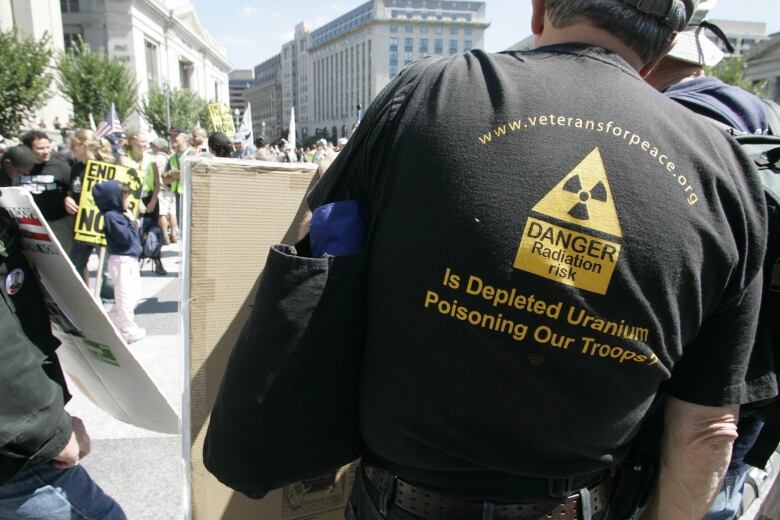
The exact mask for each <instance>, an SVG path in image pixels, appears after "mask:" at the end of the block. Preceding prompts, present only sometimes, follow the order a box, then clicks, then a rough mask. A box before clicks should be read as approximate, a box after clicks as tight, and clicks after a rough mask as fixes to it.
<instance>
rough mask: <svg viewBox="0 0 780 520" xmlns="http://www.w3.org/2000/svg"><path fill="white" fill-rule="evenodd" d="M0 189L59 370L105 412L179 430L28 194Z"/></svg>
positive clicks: (155, 427) (140, 424) (151, 426)
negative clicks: (44, 311)
mask: <svg viewBox="0 0 780 520" xmlns="http://www.w3.org/2000/svg"><path fill="white" fill-rule="evenodd" d="M0 193H1V194H2V196H0V208H2V210H4V211H5V212H6V213H7V214H8V215H9V216H10V217H12V218H14V219H15V220H16V221H17V222H18V223H19V228H20V230H21V233H22V251H23V254H24V257H25V258H26V259H27V262H28V263H29V264H30V265H31V266H32V268H33V270H34V271H35V273H36V275H37V276H38V281H39V282H40V285H41V289H42V290H43V295H44V298H45V300H46V306H47V308H48V310H49V316H50V318H51V325H52V331H53V332H54V335H55V336H56V337H57V339H59V340H60V341H61V342H62V345H61V346H60V347H59V348H58V349H57V357H58V358H59V359H60V363H61V364H62V368H63V369H64V370H65V371H66V372H67V373H68V374H69V375H70V376H71V378H72V379H73V381H75V382H76V384H77V385H78V386H79V387H80V389H81V390H82V391H83V392H84V393H85V394H86V395H87V397H89V398H90V399H91V400H92V401H93V402H94V403H95V404H96V405H97V406H99V407H100V408H101V409H102V410H103V411H104V412H106V413H107V414H109V415H111V416H113V417H115V418H117V419H119V420H120V421H123V422H126V423H128V424H132V425H134V426H138V427H139V428H145V429H147V430H153V431H156V432H161V433H171V434H175V433H178V432H179V418H178V416H177V415H176V412H174V410H173V408H172V407H171V405H170V404H169V403H168V401H166V400H165V397H163V395H162V394H161V393H160V391H159V389H158V388H157V386H156V385H155V384H154V382H153V381H152V380H151V378H150V377H149V375H148V374H147V373H146V371H145V370H144V369H143V367H142V366H141V365H140V364H139V363H138V361H137V360H136V359H135V357H134V356H133V354H132V353H131V352H130V350H129V349H128V348H127V345H126V344H125V342H124V340H123V339H122V336H121V335H120V333H119V331H117V330H116V328H114V325H113V324H112V322H111V320H110V319H109V317H108V315H107V314H106V312H105V310H103V306H102V305H100V304H98V303H97V302H96V301H95V300H94V299H93V297H92V295H91V294H90V292H89V289H87V286H86V285H84V282H83V281H82V280H81V278H80V277H79V275H78V273H76V269H75V268H74V267H73V264H71V262H70V260H68V257H67V255H66V254H65V251H63V249H62V246H60V244H59V242H57V239H56V238H55V236H54V234H53V233H52V231H51V228H49V225H48V224H47V223H46V220H45V219H44V218H43V214H42V213H41V212H40V210H39V209H38V207H37V206H36V205H35V202H34V201H33V198H32V196H31V195H30V194H29V193H28V192H27V191H26V190H24V189H22V188H2V189H1V190H0ZM82 200H83V197H82ZM2 210H0V211H2Z"/></svg>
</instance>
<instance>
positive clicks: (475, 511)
mask: <svg viewBox="0 0 780 520" xmlns="http://www.w3.org/2000/svg"><path fill="white" fill-rule="evenodd" d="M362 468H363V469H364V471H365V474H366V477H368V480H369V481H371V483H372V484H373V485H374V487H376V489H377V490H378V491H379V494H380V496H388V497H389V499H391V500H392V501H393V503H394V504H395V505H396V506H398V507H399V508H401V509H403V510H404V511H407V512H409V513H412V514H414V515H417V516H419V517H420V518H424V519H425V520H482V519H483V518H485V513H486V509H489V510H491V511H492V515H491V516H492V518H493V519H494V520H542V519H548V518H554V519H555V520H579V519H580V518H581V517H580V513H581V512H582V511H583V506H585V507H584V509H587V510H589V514H587V515H583V517H589V516H590V515H592V514H596V513H598V512H600V511H603V510H604V509H606V507H607V503H608V502H609V492H610V486H609V484H610V482H611V481H610V480H605V481H604V482H602V483H600V484H598V485H596V486H595V487H593V488H591V489H589V490H587V491H586V492H583V493H582V494H581V493H580V492H577V493H575V494H573V495H571V496H568V497H562V498H560V499H558V500H549V501H537V502H528V503H518V504H493V503H490V502H469V501H465V500H458V499H456V498H450V497H446V496H443V495H439V494H437V493H435V492H433V491H430V490H428V489H425V488H421V487H418V486H415V485H414V484H411V483H409V482H406V481H404V480H401V479H399V478H397V477H396V476H394V475H392V474H391V473H390V472H388V471H386V470H384V469H382V468H379V467H377V466H373V465H371V464H366V463H365V462H364V463H363V464H362ZM389 486H395V489H392V490H390V493H388V487H389ZM586 495H587V499H588V500H587V502H588V503H587V504H585V502H586V500H585V498H586ZM588 506H589V507H588Z"/></svg>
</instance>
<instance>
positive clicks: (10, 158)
mask: <svg viewBox="0 0 780 520" xmlns="http://www.w3.org/2000/svg"><path fill="white" fill-rule="evenodd" d="M2 160H3V167H4V169H10V170H12V172H9V173H11V174H12V175H24V174H26V173H28V172H29V171H30V170H32V167H33V166H34V165H35V156H34V155H33V153H32V151H31V150H30V149H29V148H28V147H27V146H24V145H21V144H20V145H18V146H13V147H11V148H9V149H8V150H6V151H5V153H4V154H3V159H2Z"/></svg>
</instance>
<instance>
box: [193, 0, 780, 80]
mask: <svg viewBox="0 0 780 520" xmlns="http://www.w3.org/2000/svg"><path fill="white" fill-rule="evenodd" d="M365 1H366V0H192V3H193V4H194V6H195V9H196V11H197V13H198V17H199V18H200V21H201V23H202V24H203V25H204V26H205V28H206V30H208V31H209V32H210V33H211V35H212V36H213V37H214V38H216V39H217V41H219V42H220V43H221V44H222V45H223V46H224V47H225V49H226V51H227V55H228V59H229V60H230V62H231V64H232V65H233V68H236V69H251V68H254V66H255V65H257V64H258V63H261V62H263V61H265V60H266V59H268V58H270V57H271V56H273V55H274V54H276V53H277V52H279V51H280V50H281V46H282V44H283V43H285V42H287V41H289V40H291V39H292V35H293V29H294V28H295V25H296V24H298V23H299V22H302V21H306V22H308V23H309V24H310V26H311V28H316V27H319V26H321V25H324V24H325V23H327V22H329V21H331V20H333V19H334V18H337V17H338V16H340V15H342V14H344V13H346V12H348V11H349V10H351V9H354V8H355V7H357V6H359V5H361V4H363V3H365ZM486 14H487V19H488V21H489V22H490V27H489V28H488V29H487V30H486V31H485V45H484V48H485V50H487V51H490V52H497V51H501V50H504V49H506V48H507V47H509V46H511V45H512V44H514V43H516V42H518V41H520V40H522V39H523V38H525V37H526V36H528V35H529V34H531V29H530V19H531V0H486ZM708 18H710V19H728V20H743V21H753V22H765V23H766V24H767V34H771V33H774V32H778V31H780V0H720V2H719V3H718V5H717V6H716V7H715V8H714V9H713V10H712V11H710V14H709V16H708Z"/></svg>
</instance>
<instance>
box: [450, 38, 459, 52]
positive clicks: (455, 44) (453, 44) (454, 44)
mask: <svg viewBox="0 0 780 520" xmlns="http://www.w3.org/2000/svg"><path fill="white" fill-rule="evenodd" d="M457 53H458V40H450V54H457Z"/></svg>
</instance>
